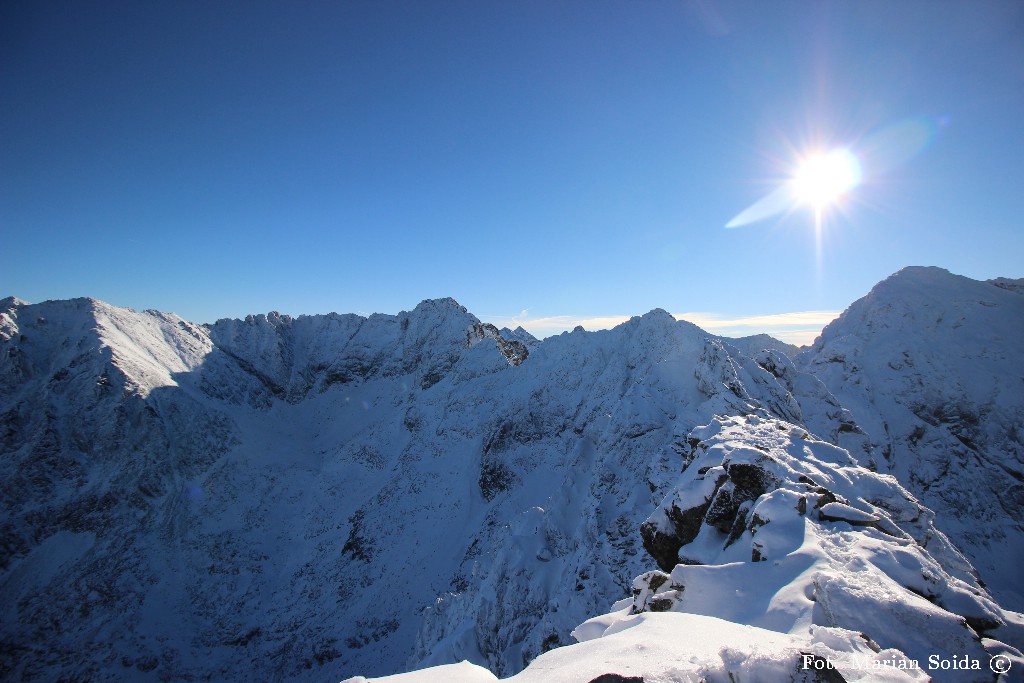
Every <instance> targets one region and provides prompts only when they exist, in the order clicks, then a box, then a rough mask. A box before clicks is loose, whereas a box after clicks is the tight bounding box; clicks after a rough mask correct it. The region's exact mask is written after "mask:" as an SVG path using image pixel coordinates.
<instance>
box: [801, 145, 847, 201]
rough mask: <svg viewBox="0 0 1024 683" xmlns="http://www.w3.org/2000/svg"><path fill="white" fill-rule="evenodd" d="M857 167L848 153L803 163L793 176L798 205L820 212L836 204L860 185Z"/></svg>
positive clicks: (836, 152) (839, 151)
mask: <svg viewBox="0 0 1024 683" xmlns="http://www.w3.org/2000/svg"><path fill="white" fill-rule="evenodd" d="M860 175H861V173H860V163H859V162H858V161H857V157H855V156H854V155H853V154H852V153H850V151H849V150H846V149H834V150H832V151H831V152H827V153H824V154H816V155H814V156H810V157H808V158H807V159H805V160H804V162H803V163H802V164H800V167H799V168H798V169H797V171H796V174H795V175H794V176H793V181H792V182H793V191H794V192H795V193H796V197H797V199H798V200H800V201H801V202H804V203H806V204H810V205H812V206H814V208H815V209H822V208H824V207H825V206H827V205H828V204H832V203H835V202H837V201H838V200H839V199H840V198H842V196H843V195H844V194H846V193H847V192H848V191H850V190H851V189H853V188H854V187H855V186H856V185H857V183H859V182H860Z"/></svg>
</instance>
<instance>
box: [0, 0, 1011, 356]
mask: <svg viewBox="0 0 1024 683" xmlns="http://www.w3.org/2000/svg"><path fill="white" fill-rule="evenodd" d="M1022 121H1024V4H1022V3H1020V2H1016V1H1014V0H1007V1H1005V2H988V1H985V0H980V1H977V2H959V1H956V2H943V1H935V0H931V1H927V2H914V1H912V0H904V1H901V2H890V1H888V0H881V1H877V2H873V1H871V0H864V1H860V2H817V1H815V2H812V1H810V0H807V1H801V2H784V1H780V2H770V3H765V2H753V1H751V2H718V1H716V0H634V1H630V2H625V1H623V2H608V1H604V0H586V1H582V0H581V1H579V2H569V1H561V0H545V1H544V2H531V1H529V0H526V1H521V0H516V1H515V2H512V1H510V0H503V1H502V0H473V1H458V0H445V1H443V2H442V1H437V2H433V1H428V0H422V1H420V0H417V1H415V2H413V1H411V0H410V1H408V2H390V1H388V0H375V1H373V2H360V1H355V0H352V1H348V0H347V1H345V2H314V1H305V2H283V1H281V2H264V1H260V0H245V1H244V2H232V1H231V0H219V1H218V2H215V3H207V2H199V1H191V0H186V1H180V0H178V1H174V2H163V1H161V0H152V1H148V2H145V3H138V2H134V1H132V2H107V1H104V0H97V1H95V2H88V3H61V2H49V1H47V0H37V1H27V0H8V1H6V2H3V3H0V245H2V248H0V296H8V295H14V296H17V297H19V298H21V299H24V300H27V301H42V300H46V299H57V298H69V297H76V296H91V297H96V298H99V299H103V300H104V301H107V302H109V303H112V304H115V305H120V306H128V307H131V308H135V309H137V310H143V309H149V308H154V309H159V310H163V311H173V312H175V313H178V314H179V315H181V316H183V317H185V318H187V319H189V320H193V321H195V322H213V321H215V320H216V319H219V318H223V317H242V316H245V315H246V314H250V313H260V312H267V311H270V310H277V311H280V312H282V313H288V314H291V315H300V314H313V313H327V312H331V311H336V312H342V313H348V312H353V313H361V314H368V313H372V312H381V313H397V312H399V311H401V310H411V309H412V308H413V307H414V306H415V305H416V304H417V303H418V302H419V301H421V300H423V299H427V298H436V297H445V296H451V297H454V298H455V299H457V300H458V301H459V302H460V303H461V304H463V305H464V306H466V307H467V308H468V309H469V310H470V311H471V312H473V313H474V314H476V315H477V316H478V317H480V318H481V319H483V320H485V321H490V322H495V323H496V324H510V323H511V324H515V325H520V324H521V325H523V326H524V327H525V328H526V329H528V330H530V331H532V332H534V333H535V334H537V335H538V336H546V335H548V334H554V333H557V332H559V331H560V330H563V329H572V327H574V326H575V325H577V324H583V326H584V327H585V328H587V329H596V328H599V327H602V326H608V325H612V324H615V323H616V322H617V321H621V320H623V319H625V318H628V317H629V316H632V315H639V314H643V313H645V312H647V311H649V310H651V309H653V308H662V309H665V310H667V311H669V312H671V313H673V314H675V315H677V316H683V317H686V318H687V319H689V320H691V321H693V322H697V323H698V324H702V326H705V327H706V329H709V330H710V331H712V332H717V333H720V334H731V335H733V336H739V335H742V334H753V333H757V332H770V333H774V334H776V336H779V337H780V338H783V339H786V340H787V341H793V342H795V343H807V342H809V341H811V340H812V339H813V337H814V335H815V334H817V332H819V331H820V329H821V327H822V326H823V325H824V324H826V323H827V322H828V321H829V320H830V319H832V318H833V317H835V316H836V315H837V314H838V313H839V312H840V311H841V310H843V309H844V308H846V307H847V306H848V305H849V304H850V303H852V302H853V301H854V300H856V299H857V298H859V297H861V296H863V295H864V294H866V293H867V292H868V291H869V290H870V288H871V287H872V286H873V285H874V284H876V283H877V282H878V281H880V280H882V279H884V278H885V277H887V276H889V275H891V274H892V273H894V272H896V271H898V270H899V269H900V268H903V267H905V266H909V265H936V266H941V267H943V268H947V269H948V270H951V271H952V272H955V273H958V274H961V275H966V276H969V277H972V278H976V279H988V278H993V277H997V276H1007V277H1022V276H1024V263H1022V257H1024V220H1022V219H1024V125H1021V122H1022ZM835 148H842V149H847V150H850V152H851V153H852V154H853V155H854V156H855V157H856V158H857V159H858V162H859V164H860V172H861V180H860V183H859V184H858V185H857V186H856V187H852V188H850V189H849V190H848V192H846V193H845V194H844V195H843V196H842V197H841V198H840V200H839V201H838V202H836V203H834V204H829V205H827V206H824V207H823V209H822V211H821V216H820V218H821V221H820V227H818V226H819V224H816V221H815V211H814V209H813V207H811V206H809V205H806V204H797V203H793V202H789V203H787V204H785V205H784V206H779V207H776V209H777V210H776V211H775V212H774V213H772V215H769V216H767V217H764V218H761V219H760V220H756V221H754V222H751V223H747V224H744V225H742V226H740V227H730V228H726V227H725V226H726V225H727V224H730V222H732V221H733V220H734V219H735V218H736V217H737V216H739V215H742V213H743V212H744V211H745V210H746V209H748V207H751V206H752V205H757V203H758V202H759V201H760V200H762V199H763V198H764V197H766V196H770V195H772V193H773V192H778V191H779V189H780V188H783V187H788V183H789V182H790V179H791V178H792V176H793V175H794V173H795V172H796V171H797V169H798V168H799V164H800V160H801V159H804V158H806V157H807V156H809V155H812V154H814V153H816V152H825V151H828V150H831V149H835Z"/></svg>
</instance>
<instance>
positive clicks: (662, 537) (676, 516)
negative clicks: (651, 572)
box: [640, 500, 711, 572]
mask: <svg viewBox="0 0 1024 683" xmlns="http://www.w3.org/2000/svg"><path fill="white" fill-rule="evenodd" d="M709 507H711V501H710V500H709V501H707V502H706V503H705V504H704V505H699V506H697V507H693V508H689V509H686V510H680V509H679V508H678V507H676V506H674V505H673V506H672V507H671V508H670V509H669V511H668V517H669V520H670V521H671V523H672V532H670V533H665V532H663V531H661V530H660V529H658V527H657V525H655V524H649V523H644V524H642V525H641V526H640V537H641V538H642V539H643V542H644V549H645V550H647V553H648V554H649V555H650V556H651V557H653V558H654V561H655V562H657V563H658V567H660V568H661V569H662V570H663V571H666V572H670V571H672V568H673V567H675V566H676V565H677V564H678V563H679V549H680V548H682V547H683V546H684V545H686V544H687V543H689V542H691V541H692V540H693V539H695V538H697V534H698V533H699V532H700V527H701V525H702V524H703V523H704V517H705V515H706V514H707V512H708V508H709Z"/></svg>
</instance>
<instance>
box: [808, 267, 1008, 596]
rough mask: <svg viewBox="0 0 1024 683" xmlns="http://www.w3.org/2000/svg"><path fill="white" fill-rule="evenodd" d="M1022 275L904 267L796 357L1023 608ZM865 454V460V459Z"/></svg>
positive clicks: (883, 464)
mask: <svg viewBox="0 0 1024 683" xmlns="http://www.w3.org/2000/svg"><path fill="white" fill-rule="evenodd" d="M1022 285H1024V281H1020V280H1008V279H1005V278H1000V279H998V280H994V281H989V282H978V281H975V280H971V279H968V278H965V277H961V276H958V275H952V274H950V273H949V272H947V271H945V270H942V269H940V268H906V269H904V270H902V271H900V272H899V273H897V274H896V275H893V276H892V277H890V278H889V279H887V280H885V281H884V282H882V283H880V284H878V285H877V286H876V287H875V288H874V289H872V291H871V293H870V294H868V295H867V296H866V297H864V298H863V299H861V300H859V301H857V302H856V303H854V304H853V305H852V306H850V308H849V309H848V310H847V311H846V312H845V313H843V315H842V316H841V317H840V318H839V319H838V320H836V321H835V322H833V323H832V324H831V325H829V326H828V327H827V328H825V330H824V332H823V333H822V335H821V337H820V338H819V339H818V340H817V341H816V342H815V344H814V346H813V347H812V348H810V349H809V350H807V351H806V352H805V353H803V354H802V355H800V356H799V357H798V358H797V360H796V364H797V366H798V367H800V368H802V369H803V370H805V371H808V372H811V373H813V374H814V375H815V376H816V377H818V378H820V379H821V380H822V381H823V382H824V383H825V384H826V386H828V388H829V389H830V391H831V392H832V393H833V394H834V395H835V396H836V397H837V398H839V400H840V401H841V402H842V404H843V406H844V407H846V408H848V409H849V410H850V412H851V413H852V414H853V417H854V418H855V421H856V422H857V424H858V425H859V426H860V427H861V428H862V429H863V430H864V431H866V432H867V434H868V435H869V437H870V441H871V442H872V444H873V445H874V446H875V448H874V454H875V456H874V462H875V464H876V465H877V467H878V469H879V470H880V471H885V472H890V473H892V474H894V475H896V477H897V478H898V479H899V480H900V481H901V482H902V483H903V484H904V485H905V486H906V487H907V488H908V489H909V490H910V491H911V492H912V493H914V495H916V496H918V497H919V498H920V499H921V500H922V502H924V504H925V505H927V506H928V507H930V508H932V509H934V510H935V511H936V512H937V513H938V518H937V520H936V523H937V525H938V526H939V528H941V529H942V530H943V531H944V532H945V533H946V534H948V535H949V537H950V538H951V539H952V540H953V542H954V543H955V544H956V545H957V546H958V547H959V548H960V549H961V550H962V551H963V552H964V553H965V554H966V555H967V556H968V557H969V558H970V559H971V561H972V562H973V563H974V565H975V566H976V567H977V568H978V570H979V571H980V572H981V576H982V577H983V578H984V580H985V581H986V583H987V585H988V586H989V588H990V589H991V590H992V592H993V594H994V595H995V596H996V597H997V598H998V599H999V600H1000V602H1001V603H1003V604H1005V605H1006V606H1007V607H1010V608H1012V609H1017V610H1022V609H1024V585H1022V581H1021V576H1024V570H1022V567H1024V523H1022V515H1024V287H1022ZM861 460H862V461H864V462H866V460H864V459H863V458H861Z"/></svg>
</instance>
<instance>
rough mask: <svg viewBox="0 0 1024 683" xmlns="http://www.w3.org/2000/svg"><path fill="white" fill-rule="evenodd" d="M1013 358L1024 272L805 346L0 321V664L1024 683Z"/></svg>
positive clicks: (93, 675) (452, 315)
mask: <svg viewBox="0 0 1024 683" xmlns="http://www.w3.org/2000/svg"><path fill="white" fill-rule="evenodd" d="M1021 339H1024V280H1010V279H1006V278H1000V279H998V280H992V281H988V282H979V281H975V280H971V279H968V278H964V277H961V276H957V275H953V274H950V273H948V272H946V271H943V270H941V269H938V268H916V267H915V268H907V269H904V270H902V271H900V272H899V273H897V274H895V275H893V276H892V277H890V278H888V279H887V280H885V281H884V282H882V283H880V284H879V285H877V286H876V287H875V288H873V289H872V291H871V292H870V293H869V294H867V295H866V296H865V297H864V298H863V299H860V300H859V301H857V302H855V303H854V304H853V305H852V306H851V307H850V308H849V309H847V311H846V312H844V313H843V315H842V316H841V317H840V318H839V319H837V320H836V321H834V322H833V323H832V324H830V325H829V326H828V327H827V328H826V329H825V330H824V331H823V333H822V335H821V336H820V337H819V338H818V340H817V341H816V342H815V343H814V345H812V346H811V347H807V348H804V349H799V350H798V349H795V348H793V347H790V346H788V345H785V344H783V343H781V342H778V341H777V340H772V339H771V338H765V337H756V338H746V339H741V340H732V339H727V338H722V337H718V336H715V335H712V334H709V333H707V332H705V331H703V330H701V329H700V328H698V327H696V326H694V325H692V324H690V323H687V322H685V321H677V320H675V319H674V318H672V316H670V315H669V314H668V313H666V312H664V311H661V310H654V311H651V312H649V313H647V314H645V315H643V316H638V317H634V318H632V319H631V320H629V321H628V322H626V323H623V324H622V325H620V326H618V327H616V328H614V329H612V330H606V331H596V332H587V331H584V330H583V329H581V328H577V329H576V330H574V331H573V332H567V333H563V334H561V335H558V336H555V337H550V338H548V339H545V340H543V341H541V340H537V339H535V338H533V337H532V336H530V335H529V333H527V332H525V331H524V330H522V329H517V330H508V329H497V328H496V327H494V326H492V325H489V324H486V323H483V322H481V321H480V320H479V319H478V318H476V317H475V316H474V315H472V314H471V313H469V312H468V311H467V310H466V309H465V308H464V307H462V306H461V305H460V304H458V303H457V302H456V301H454V300H452V299H438V300H428V301H424V302H422V303H420V304H419V305H418V306H416V307H415V308H414V309H413V310H412V311H408V312H403V313H400V314H398V315H395V316H392V315H381V314H374V315H371V316H368V317H362V316H357V315H338V314H328V315H317V316H300V317H297V318H292V317H290V316H287V315H281V314H278V313H269V314H266V315H253V316H249V317H247V318H246V319H244V320H220V321H217V322H216V323H213V324H209V325H197V324H194V323H191V322H188V321H185V320H183V319H181V318H179V317H178V316H176V315H173V314H168V313H161V312H158V311H143V312H135V311H132V310H129V309H125V308H118V307H114V306H110V305H108V304H105V303H103V302H100V301H97V300H94V299H73V300H67V301H49V302H43V303H39V304H28V303H25V302H23V301H20V300H18V299H15V298H7V299H4V300H2V301H0V344H2V348H0V434H2V435H3V436H2V441H0V475H2V476H0V543H2V549H3V551H2V553H0V593H2V594H3V595H4V596H5V599H4V602H3V606H2V610H3V615H2V618H0V672H2V673H3V675H4V678H5V679H10V680H51V679H53V680H56V679H65V680H89V679H104V680H154V681H155V680H162V681H166V680H243V679H245V680H248V679H253V678H255V679H266V680H311V681H312V680H317V681H320V680H337V679H339V678H344V677H349V676H357V677H358V676H386V675H390V674H396V673H399V672H402V671H407V670H411V669H423V668H424V667H433V666H442V667H444V668H443V669H426V671H427V672H433V673H421V674H409V675H408V676H412V677H416V676H420V679H421V680H453V681H454V680H467V681H468V680H493V679H494V678H495V677H496V676H497V677H509V676H512V677H513V678H514V680H516V681H531V680H545V681H558V680H564V681H567V682H568V681H580V682H581V683H587V682H589V681H591V680H592V679H595V678H597V677H599V676H601V675H604V674H612V673H615V674H616V675H619V676H620V678H622V679H623V680H630V679H629V678H628V677H625V678H624V676H626V675H627V673H628V675H629V676H637V677H639V676H643V677H644V680H650V681H653V680H695V681H696V680H701V677H703V679H705V680H709V681H710V680H718V678H716V677H719V676H720V677H724V680H730V678H729V677H733V678H737V677H741V678H742V677H744V676H746V677H752V678H753V679H754V680H757V677H758V676H760V677H761V680H839V679H835V678H827V676H829V675H832V673H831V672H833V671H835V669H825V670H824V671H825V673H821V670H820V669H818V668H816V667H817V666H818V664H817V663H818V662H824V661H826V660H828V661H832V660H833V659H835V660H837V661H838V660H839V659H843V661H846V662H847V663H848V662H850V661H860V660H857V659H856V658H857V657H860V658H862V659H863V661H865V662H866V661H872V662H889V663H893V662H909V661H914V662H917V663H919V664H921V665H922V668H926V667H927V663H928V661H929V658H930V657H931V656H933V655H934V656H937V657H940V660H939V661H940V662H950V661H952V662H954V663H955V662H958V661H959V660H957V659H956V658H957V657H963V658H964V661H978V662H982V663H983V666H984V670H983V671H982V672H980V673H979V672H977V671H974V670H972V669H957V668H952V669H949V670H947V669H942V668H939V669H938V670H937V671H926V673H925V674H922V675H928V676H932V677H933V678H934V679H935V680H987V681H991V680H993V672H992V670H991V669H990V668H989V659H990V658H991V657H992V656H993V655H1000V656H1002V657H1006V658H1007V660H1006V661H1008V662H1010V663H1011V664H1012V665H1013V667H1014V668H1013V670H1012V671H1011V672H1010V673H1008V674H1005V675H1003V678H1002V680H1019V679H1014V678H1012V676H1014V675H1019V674H1021V673H1022V672H1024V658H1022V657H1021V654H1020V649H1021V648H1022V647H1024V618H1022V617H1021V615H1020V614H1019V612H1018V610H1021V609H1024V597H1022V596H1024V587H1022V585H1021V580H1020V575H1021V571H1020V565H1021V562H1020V561H1021V560H1022V559H1024V557H1022V556H1024V542H1022V541H1024V526H1022V523H1021V512H1022V509H1024V370H1022V368H1024V362H1022V361H1024V346H1022V345H1021V343H1020V341H1019V340H1021ZM695 633H707V634H708V635H706V636H704V637H696V636H694V635H693V634H695ZM685 634H691V635H690V636H688V638H689V641H687V642H689V645H688V646H687V647H681V646H680V645H679V640H678V639H679V638H682V639H683V640H684V641H686V640H687V639H686V638H683V636H684V635H685ZM711 634H714V635H711ZM631 639H632V640H631ZM644 647H646V648H649V649H650V650H651V653H652V654H651V656H650V657H644V656H640V655H638V654H637V651H638V648H639V649H641V650H642V649H643V648H644ZM722 648H725V650H723V649H722ZM729 648H732V649H731V650H730V649H729ZM723 653H724V654H723ZM655 654H656V656H655ZM805 655H806V656H808V657H813V658H814V659H812V660H809V661H810V666H805V667H801V666H799V665H800V664H801V663H807V661H808V660H803V659H801V658H802V657H803V656H805ZM844 658H845V659H844ZM851 658H853V659H851ZM464 660H465V662H467V663H464V664H454V663H455V662H460V661H464ZM612 663H614V664H615V665H616V666H617V667H618V668H619V669H620V670H617V671H615V672H612V671H606V670H605V669H606V668H607V666H610V665H611V664H612ZM645 667H646V668H645ZM623 669H630V671H633V672H634V673H629V672H627V671H624V670H623ZM672 671H675V672H677V673H676V674H673V673H672ZM885 671H886V673H885V675H886V676H891V677H892V678H891V680H914V676H915V675H916V673H915V671H914V670H913V669H909V670H908V669H906V668H904V669H900V668H899V667H898V666H894V665H893V666H889V668H888V669H886V670H885ZM859 672H861V673H862V672H863V671H862V669H858V668H857V667H850V666H847V669H845V670H843V671H842V673H841V676H845V679H842V678H841V679H842V680H860V678H858V673H859ZM691 674H692V677H691V678H687V676H691ZM836 675H840V674H836ZM872 675H875V677H874V678H871V677H868V678H863V680H889V679H885V678H878V677H877V676H878V674H877V673H876V674H872ZM423 676H426V678H423ZM659 676H660V678H659ZM671 676H676V678H672V677H671ZM785 676H789V678H788V679H787V678H785ZM801 676H803V678H801ZM813 676H819V678H813ZM820 676H826V677H825V678H820ZM944 677H946V678H944ZM395 680H400V677H396V678H395ZM408 680H412V679H408ZM607 680H618V679H607ZM743 680H747V678H743Z"/></svg>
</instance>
